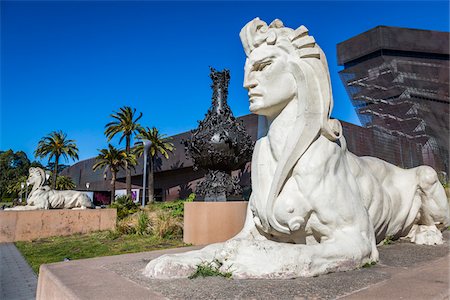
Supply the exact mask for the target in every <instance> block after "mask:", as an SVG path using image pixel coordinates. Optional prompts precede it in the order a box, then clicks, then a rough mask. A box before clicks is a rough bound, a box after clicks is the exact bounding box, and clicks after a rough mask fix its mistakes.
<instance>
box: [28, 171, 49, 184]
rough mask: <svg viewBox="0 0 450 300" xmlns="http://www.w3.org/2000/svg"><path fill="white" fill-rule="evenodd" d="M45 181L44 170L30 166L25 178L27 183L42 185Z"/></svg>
mask: <svg viewBox="0 0 450 300" xmlns="http://www.w3.org/2000/svg"><path fill="white" fill-rule="evenodd" d="M44 181H45V172H44V170H42V169H41V168H38V167H31V168H30V169H29V175H28V178H27V184H28V185H35V184H36V183H37V184H40V185H42V184H43V183H44Z"/></svg>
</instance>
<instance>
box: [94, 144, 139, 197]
mask: <svg viewBox="0 0 450 300" xmlns="http://www.w3.org/2000/svg"><path fill="white" fill-rule="evenodd" d="M95 159H96V163H95V164H94V166H93V167H92V169H93V170H97V169H100V168H108V169H109V170H110V171H111V174H112V178H111V204H112V203H113V202H114V198H115V194H116V179H117V173H118V172H119V170H120V169H126V168H127V167H129V166H135V165H136V163H137V162H136V156H135V155H134V154H128V153H126V152H125V151H124V150H119V149H117V148H115V147H114V146H113V145H111V144H109V145H108V149H101V150H100V153H99V155H97V157H96V158H95Z"/></svg>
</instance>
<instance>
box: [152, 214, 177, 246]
mask: <svg viewBox="0 0 450 300" xmlns="http://www.w3.org/2000/svg"><path fill="white" fill-rule="evenodd" d="M151 223H152V224H151V231H152V234H154V235H156V236H158V237H160V238H163V239H173V238H179V237H181V236H182V235H183V222H182V219H181V218H179V217H174V216H173V215H172V214H171V213H170V212H168V211H164V210H160V211H158V212H156V217H155V218H154V219H152V222H151Z"/></svg>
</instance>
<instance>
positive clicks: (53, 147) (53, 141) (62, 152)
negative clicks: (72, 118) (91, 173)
mask: <svg viewBox="0 0 450 300" xmlns="http://www.w3.org/2000/svg"><path fill="white" fill-rule="evenodd" d="M34 155H35V156H36V157H39V158H44V157H46V156H47V155H48V156H49V157H48V161H49V162H50V160H51V159H52V158H53V157H54V158H55V164H54V168H53V182H52V188H53V189H55V188H56V176H57V173H58V163H59V158H60V157H61V156H62V157H64V159H65V160H66V161H68V159H69V158H71V159H73V160H76V159H78V148H77V145H76V144H75V141H74V140H69V139H67V134H65V133H64V132H62V131H61V130H60V131H53V132H51V133H50V134H49V135H47V136H44V137H43V138H42V139H41V140H40V141H39V143H38V146H37V149H36V151H35V152H34Z"/></svg>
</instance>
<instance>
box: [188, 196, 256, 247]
mask: <svg viewBox="0 0 450 300" xmlns="http://www.w3.org/2000/svg"><path fill="white" fill-rule="evenodd" d="M247 205H248V202H246V201H237V202H234V201H233V202H186V203H185V204H184V230H183V241H184V242H185V243H187V244H193V245H206V244H212V243H218V242H224V241H226V240H228V239H230V238H232V237H233V236H235V235H236V234H237V233H239V231H241V229H242V227H243V226H244V222H245V215H246V212H247Z"/></svg>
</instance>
